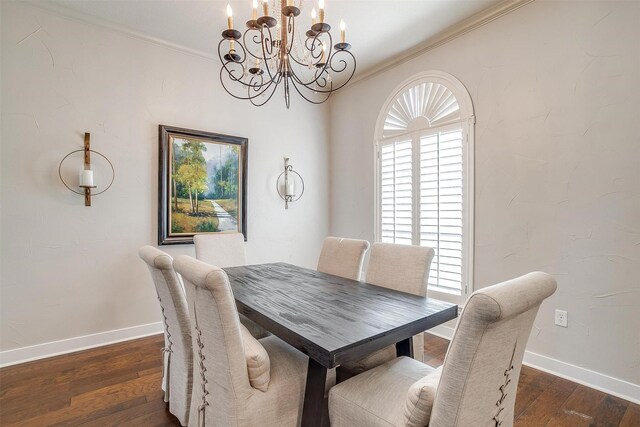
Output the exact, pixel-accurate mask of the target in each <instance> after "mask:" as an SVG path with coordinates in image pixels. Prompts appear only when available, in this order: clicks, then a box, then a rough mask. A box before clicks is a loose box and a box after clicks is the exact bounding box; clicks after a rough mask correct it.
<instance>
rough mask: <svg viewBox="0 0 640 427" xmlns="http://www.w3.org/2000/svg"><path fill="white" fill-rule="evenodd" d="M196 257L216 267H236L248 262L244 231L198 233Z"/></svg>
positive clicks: (195, 241) (196, 236) (195, 238)
mask: <svg viewBox="0 0 640 427" xmlns="http://www.w3.org/2000/svg"><path fill="white" fill-rule="evenodd" d="M193 243H194V244H195V246H196V258H198V259H199V260H200V261H204V262H206V263H207V264H211V265H215V266H216V267H220V268H225V267H236V266H239V265H245V264H246V263H247V255H246V254H245V250H244V235H243V234H242V233H216V234H196V235H195V236H193Z"/></svg>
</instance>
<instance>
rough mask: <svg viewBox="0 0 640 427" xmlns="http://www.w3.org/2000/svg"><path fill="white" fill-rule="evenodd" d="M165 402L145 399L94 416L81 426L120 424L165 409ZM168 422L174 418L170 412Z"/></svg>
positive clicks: (96, 426)
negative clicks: (133, 404) (120, 408)
mask: <svg viewBox="0 0 640 427" xmlns="http://www.w3.org/2000/svg"><path fill="white" fill-rule="evenodd" d="M166 406H167V404H166V403H165V401H164V400H163V399H154V400H147V399H145V402H144V403H142V404H140V405H135V406H131V407H129V408H126V409H124V410H121V411H117V412H116V411H114V412H111V413H109V414H106V415H104V416H98V417H95V418H94V419H93V420H90V421H87V422H86V423H84V424H83V427H108V426H121V425H124V424H125V423H127V422H129V421H130V420H133V419H137V418H139V417H142V416H144V415H147V414H149V413H151V412H156V411H160V410H165V408H166ZM166 418H167V421H168V422H169V421H170V420H171V419H172V418H174V417H173V416H172V415H171V414H169V415H167V417H166Z"/></svg>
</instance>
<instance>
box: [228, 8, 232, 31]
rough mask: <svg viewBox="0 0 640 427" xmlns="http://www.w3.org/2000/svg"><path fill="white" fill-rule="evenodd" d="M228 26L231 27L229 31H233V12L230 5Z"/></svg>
mask: <svg viewBox="0 0 640 427" xmlns="http://www.w3.org/2000/svg"><path fill="white" fill-rule="evenodd" d="M227 24H228V25H229V29H230V30H233V10H231V5H230V4H227Z"/></svg>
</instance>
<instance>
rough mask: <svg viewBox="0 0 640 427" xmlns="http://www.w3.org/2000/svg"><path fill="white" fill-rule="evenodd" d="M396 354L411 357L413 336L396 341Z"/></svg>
mask: <svg viewBox="0 0 640 427" xmlns="http://www.w3.org/2000/svg"><path fill="white" fill-rule="evenodd" d="M396 356H397V357H400V356H407V357H413V337H409V338H407V339H406V340H402V341H400V342H397V343H396Z"/></svg>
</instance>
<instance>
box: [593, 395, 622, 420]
mask: <svg viewBox="0 0 640 427" xmlns="http://www.w3.org/2000/svg"><path fill="white" fill-rule="evenodd" d="M628 405H629V403H628V402H627V401H626V400H622V399H619V398H617V397H615V396H606V397H605V398H604V401H603V402H602V403H601V404H600V406H598V409H597V410H596V411H597V415H596V417H595V420H594V425H596V426H617V425H620V422H621V421H622V417H624V413H625V412H626V411H627V407H628Z"/></svg>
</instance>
